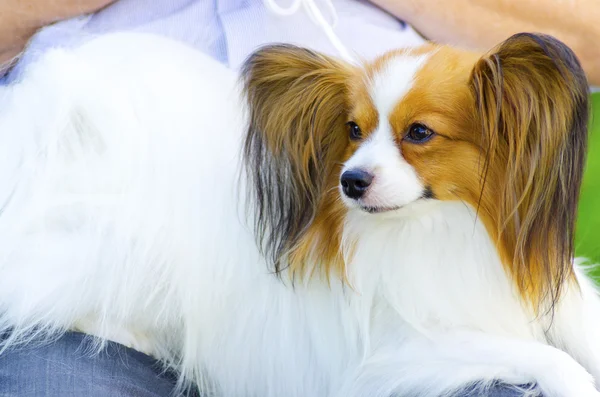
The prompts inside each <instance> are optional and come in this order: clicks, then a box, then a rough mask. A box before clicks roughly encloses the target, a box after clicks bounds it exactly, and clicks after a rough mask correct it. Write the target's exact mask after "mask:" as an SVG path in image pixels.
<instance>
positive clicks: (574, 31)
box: [372, 0, 600, 85]
mask: <svg viewBox="0 0 600 397" xmlns="http://www.w3.org/2000/svg"><path fill="white" fill-rule="evenodd" d="M372 1H373V3H375V4H377V5H379V6H380V7H382V8H384V9H386V10H387V11H389V12H390V13H392V14H394V15H396V16H397V17H399V18H401V19H403V20H405V21H407V22H408V23H410V24H411V25H412V26H414V28H415V29H416V30H418V31H419V32H420V33H421V34H422V35H424V36H425V37H426V38H427V39H430V40H433V41H436V42H440V43H447V44H453V45H459V46H464V47H467V48H472V49H477V50H486V49H489V48H490V47H492V46H493V45H495V44H497V43H500V42H501V41H503V40H504V39H506V38H507V37H508V36H510V35H512V34H514V33H518V32H525V31H528V32H538V33H546V34H550V35H553V36H554V37H556V38H558V39H559V40H561V41H563V42H564V43H565V44H567V45H568V46H569V47H571V48H572V49H573V51H575V53H576V54H577V56H578V57H579V59H580V60H581V63H582V65H583V68H584V70H585V71H586V73H587V74H588V78H589V79H590V83H592V84H594V85H600V51H599V50H598V46H597V42H598V39H600V2H598V1H597V0H544V1H540V0H452V1H448V0H372Z"/></svg>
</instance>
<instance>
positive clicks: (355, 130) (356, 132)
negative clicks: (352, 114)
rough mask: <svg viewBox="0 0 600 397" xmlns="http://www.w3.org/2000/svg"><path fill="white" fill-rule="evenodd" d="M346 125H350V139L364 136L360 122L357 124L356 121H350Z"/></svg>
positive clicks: (356, 139)
mask: <svg viewBox="0 0 600 397" xmlns="http://www.w3.org/2000/svg"><path fill="white" fill-rule="evenodd" d="M346 125H347V126H348V135H349V136H350V139H352V140H353V141H358V140H359V139H361V138H362V131H361V130H360V127H359V126H358V124H356V123H355V122H354V121H349V122H347V123H346Z"/></svg>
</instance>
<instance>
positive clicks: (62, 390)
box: [0, 332, 521, 397]
mask: <svg viewBox="0 0 600 397" xmlns="http://www.w3.org/2000/svg"><path fill="white" fill-rule="evenodd" d="M92 347H93V345H92V343H91V340H90V339H89V338H86V337H85V335H83V334H80V333H75V332H72V333H67V334H66V335H64V336H63V337H61V338H59V339H58V340H56V341H54V342H52V343H51V344H45V345H40V346H35V347H23V348H20V349H16V350H8V351H6V352H4V353H2V354H1V355H0V397H8V396H11V397H13V396H20V397H81V396H86V397H106V396H111V397H169V396H172V395H173V392H174V389H175V383H176V377H175V375H174V374H172V373H168V372H164V371H162V369H161V366H160V363H159V362H158V361H156V360H154V359H153V358H151V357H149V356H147V355H145V354H142V353H139V352H137V351H135V350H132V349H129V348H127V347H125V346H122V345H119V344H117V343H112V342H109V343H108V344H107V345H106V348H105V349H104V350H103V351H102V352H101V353H99V354H91V349H92ZM520 395H521V393H519V392H518V391H516V390H514V389H511V388H510V387H508V386H504V385H502V384H498V385H495V386H494V387H492V388H491V389H489V390H488V391H487V392H486V393H484V394H481V393H480V392H479V391H475V390H468V389H467V390H465V391H464V392H460V393H457V394H455V395H454V396H453V397H483V396H485V397H519V396H520Z"/></svg>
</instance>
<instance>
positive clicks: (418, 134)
mask: <svg viewBox="0 0 600 397" xmlns="http://www.w3.org/2000/svg"><path fill="white" fill-rule="evenodd" d="M434 135H435V132H433V131H432V130H431V129H429V128H427V127H426V126H424V125H423V124H420V123H415V124H412V125H411V126H410V127H409V129H408V133H407V134H406V136H405V138H404V139H406V140H407V141H409V142H414V143H423V142H427V141H428V140H430V139H431V138H432V137H433V136H434Z"/></svg>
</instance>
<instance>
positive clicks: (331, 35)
mask: <svg viewBox="0 0 600 397" xmlns="http://www.w3.org/2000/svg"><path fill="white" fill-rule="evenodd" d="M323 1H324V3H325V5H326V6H327V8H328V9H329V13H330V14H331V19H332V22H331V23H329V22H327V20H326V19H325V17H324V16H323V13H322V12H321V10H320V9H319V7H318V6H317V4H316V3H315V0H293V1H292V4H291V5H290V6H289V7H287V8H284V7H281V6H280V5H279V4H277V0H263V2H264V4H265V7H267V9H269V10H270V11H271V12H273V13H274V14H277V15H280V16H290V15H293V14H295V13H296V12H298V10H299V9H300V6H304V9H305V10H306V12H307V14H308V16H309V17H310V19H311V20H312V21H313V22H314V23H315V24H316V25H317V26H319V27H320V28H321V29H323V32H324V33H325V35H326V36H327V38H328V39H329V42H331V44H332V45H333V46H334V47H335V49H336V50H337V51H338V52H339V54H340V56H341V57H342V58H343V59H344V60H345V61H347V62H350V63H355V62H356V59H355V58H354V57H353V56H352V55H350V52H349V51H348V49H347V48H346V46H345V45H344V44H343V43H342V41H341V40H340V38H339V37H338V36H337V35H336V34H335V32H334V30H333V29H334V28H335V25H336V24H337V13H336V12H335V7H334V6H333V3H332V2H331V0H323Z"/></svg>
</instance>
